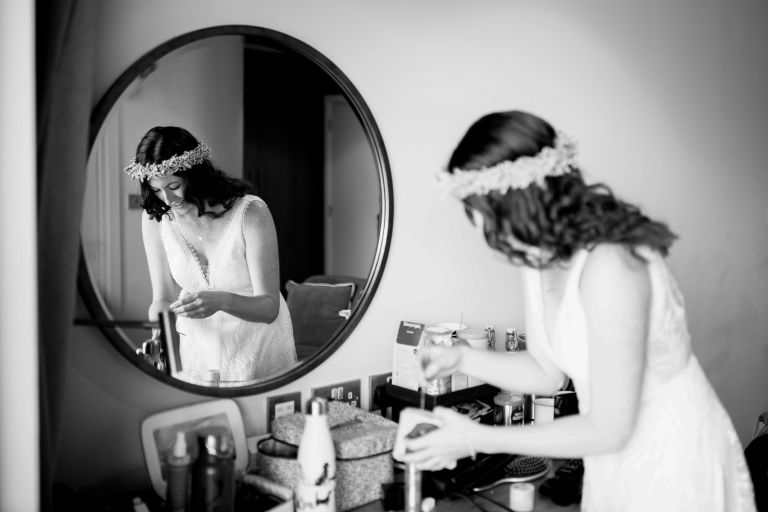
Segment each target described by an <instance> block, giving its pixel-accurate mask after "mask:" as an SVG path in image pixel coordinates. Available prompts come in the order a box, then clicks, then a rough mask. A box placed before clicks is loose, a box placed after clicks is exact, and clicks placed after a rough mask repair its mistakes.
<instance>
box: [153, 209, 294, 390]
mask: <svg viewBox="0 0 768 512" xmlns="http://www.w3.org/2000/svg"><path fill="white" fill-rule="evenodd" d="M252 201H262V200H261V199H260V198H258V197H256V196H251V195H246V196H244V197H242V198H240V199H238V200H237V201H236V202H235V204H234V205H233V206H232V208H230V209H229V211H227V212H226V213H225V214H224V215H223V216H222V217H221V219H220V220H221V221H222V222H221V223H219V225H220V226H221V225H223V226H225V227H224V234H223V235H222V237H221V238H220V240H219V243H218V244H217V248H216V250H215V251H212V253H211V254H209V255H208V267H207V268H204V267H203V266H201V264H200V261H199V259H198V258H197V255H196V254H195V252H194V250H193V248H191V247H189V246H188V245H187V242H186V240H185V236H184V234H183V231H182V229H181V227H180V226H179V224H178V223H177V222H176V221H175V220H174V219H173V217H171V218H169V217H168V216H166V217H164V218H163V220H162V221H161V223H160V224H161V226H160V236H161V239H162V242H163V247H164V248H165V252H166V255H167V257H168V263H169V265H170V268H171V274H172V275H173V279H174V280H175V281H176V283H177V284H178V285H179V286H180V287H181V293H180V296H181V295H182V294H184V293H185V292H194V291H198V290H223V291H227V292H231V293H237V294H241V295H252V294H253V288H252V286H251V276H250V273H249V272H248V265H247V263H246V259H245V253H246V247H245V238H244V236H243V223H244V219H245V209H246V207H247V206H248V204H250V203H251V202H252ZM262 202H263V201H262ZM176 328H177V330H178V332H179V334H180V340H181V341H180V344H181V347H180V352H181V365H182V370H183V372H182V373H181V374H180V375H178V377H179V378H181V379H184V380H188V381H191V382H200V381H203V380H204V378H205V374H206V371H207V370H219V372H220V380H221V382H222V383H225V382H245V381H252V380H255V379H263V378H266V377H270V376H274V375H275V374H278V373H281V372H283V371H285V370H288V369H290V368H292V367H293V366H295V365H296V348H295V345H294V341H293V327H292V325H291V318H290V315H289V313H288V306H287V305H286V303H285V300H284V299H283V297H282V296H281V297H280V310H279V313H278V315H277V318H276V319H275V320H274V321H273V322H272V323H269V324H267V323H260V322H249V321H246V320H242V319H240V318H237V317H235V316H233V315H230V314H228V313H224V312H221V311H218V312H216V313H214V314H213V315H211V316H209V317H208V318H202V319H194V318H185V317H182V316H179V317H178V318H177V321H176Z"/></svg>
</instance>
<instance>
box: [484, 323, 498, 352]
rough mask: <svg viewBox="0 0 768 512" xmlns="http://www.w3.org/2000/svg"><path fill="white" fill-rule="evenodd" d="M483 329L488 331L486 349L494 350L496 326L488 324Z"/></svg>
mask: <svg viewBox="0 0 768 512" xmlns="http://www.w3.org/2000/svg"><path fill="white" fill-rule="evenodd" d="M485 330H486V331H488V350H496V328H495V327H494V326H492V325H488V326H486V328H485Z"/></svg>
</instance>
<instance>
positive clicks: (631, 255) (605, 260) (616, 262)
mask: <svg viewBox="0 0 768 512" xmlns="http://www.w3.org/2000/svg"><path fill="white" fill-rule="evenodd" d="M648 279H649V278H648V261H647V260H646V259H645V258H644V257H643V256H642V255H641V254H639V253H638V251H637V250H635V251H633V250H632V248H631V247H628V246H626V245H624V244H614V243H604V244H598V245H596V246H595V247H594V248H592V249H591V250H589V254H588V255H587V258H586V262H585V264H584V270H583V272H582V283H585V282H586V283H595V284H597V285H598V286H609V287H615V286H618V287H621V286H627V285H630V286H641V287H645V285H646V284H647V283H648Z"/></svg>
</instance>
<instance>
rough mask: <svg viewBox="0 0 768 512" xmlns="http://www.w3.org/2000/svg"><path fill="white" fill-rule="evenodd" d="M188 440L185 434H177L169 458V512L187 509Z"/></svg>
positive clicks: (167, 491)
mask: <svg viewBox="0 0 768 512" xmlns="http://www.w3.org/2000/svg"><path fill="white" fill-rule="evenodd" d="M191 459H192V458H191V457H190V456H189V453H187V438H186V436H185V434H184V432H182V431H179V432H176V440H175V441H174V443H173V451H172V452H171V454H170V455H169V456H168V460H167V462H168V487H167V488H166V491H165V509H166V510H168V511H169V512H183V511H184V510H186V508H187V494H188V492H189V463H190V462H191Z"/></svg>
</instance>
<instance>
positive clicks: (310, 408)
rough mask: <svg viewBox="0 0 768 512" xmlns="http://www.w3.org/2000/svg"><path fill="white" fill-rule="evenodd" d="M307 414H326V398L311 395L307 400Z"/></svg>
mask: <svg viewBox="0 0 768 512" xmlns="http://www.w3.org/2000/svg"><path fill="white" fill-rule="evenodd" d="M307 414H309V415H310V416H326V415H327V414H328V400H326V399H325V398H322V397H319V396H313V397H312V398H310V399H309V401H308V402H307Z"/></svg>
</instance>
